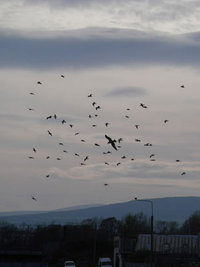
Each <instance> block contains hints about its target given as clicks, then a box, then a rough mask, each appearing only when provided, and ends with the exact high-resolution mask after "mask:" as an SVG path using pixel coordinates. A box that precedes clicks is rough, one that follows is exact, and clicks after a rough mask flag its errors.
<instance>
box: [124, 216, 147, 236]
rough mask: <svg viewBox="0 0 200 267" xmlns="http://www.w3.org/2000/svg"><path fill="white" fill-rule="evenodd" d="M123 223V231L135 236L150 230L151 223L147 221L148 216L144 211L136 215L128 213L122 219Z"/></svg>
mask: <svg viewBox="0 0 200 267" xmlns="http://www.w3.org/2000/svg"><path fill="white" fill-rule="evenodd" d="M122 225H123V226H122V227H123V232H124V233H125V235H127V236H134V235H138V234H145V233H149V232H150V225H149V223H148V221H147V216H146V215H144V214H143V213H137V214H135V215H131V214H128V215H127V216H126V217H125V218H124V219H123V220H122Z"/></svg>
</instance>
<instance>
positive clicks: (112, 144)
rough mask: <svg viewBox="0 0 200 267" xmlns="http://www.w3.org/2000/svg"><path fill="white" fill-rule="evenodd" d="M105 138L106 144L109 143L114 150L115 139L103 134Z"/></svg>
mask: <svg viewBox="0 0 200 267" xmlns="http://www.w3.org/2000/svg"><path fill="white" fill-rule="evenodd" d="M105 138H107V139H108V144H111V146H112V147H113V148H114V149H115V150H117V147H116V145H115V143H116V140H115V139H112V138H111V137H109V136H108V135H106V134H105Z"/></svg>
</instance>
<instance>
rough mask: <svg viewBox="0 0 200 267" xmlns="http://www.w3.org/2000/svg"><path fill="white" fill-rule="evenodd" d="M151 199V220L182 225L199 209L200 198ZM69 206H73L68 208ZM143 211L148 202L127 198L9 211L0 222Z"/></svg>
mask: <svg viewBox="0 0 200 267" xmlns="http://www.w3.org/2000/svg"><path fill="white" fill-rule="evenodd" d="M150 200H152V201H153V208H154V221H157V220H165V221H177V222H178V223H179V224H182V223H183V222H184V221H185V220H186V219H187V218H188V217H189V216H191V215H192V213H193V212H195V211H197V210H200V197H170V198H155V199H150ZM72 208H73V207H72ZM139 212H143V213H144V214H146V215H147V216H151V206H150V203H147V202H141V201H134V200H132V201H128V202H122V203H115V204H109V205H100V206H93V207H88V206H86V207H84V206H80V207H74V209H71V208H66V209H61V210H52V211H46V212H25V213H23V212H19V213H14V212H13V215H12V213H10V212H9V214H7V216H5V215H6V214H5V213H2V214H1V213H0V221H1V222H8V223H12V224H16V225H20V224H22V223H26V224H31V225H37V224H51V223H58V224H67V223H80V222H81V221H83V220H85V219H89V218H94V217H96V218H100V219H103V218H108V217H115V218H117V219H122V218H123V217H125V216H126V215H127V214H136V213H139Z"/></svg>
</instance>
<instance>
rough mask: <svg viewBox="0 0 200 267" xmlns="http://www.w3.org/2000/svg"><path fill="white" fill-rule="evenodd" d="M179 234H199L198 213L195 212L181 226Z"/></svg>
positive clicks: (199, 219) (199, 212) (199, 222)
mask: <svg viewBox="0 0 200 267" xmlns="http://www.w3.org/2000/svg"><path fill="white" fill-rule="evenodd" d="M180 231H181V233H184V234H190V235H196V234H198V233H199V232H200V211H195V212H194V213H193V214H192V215H191V216H190V217H189V218H188V219H187V220H186V221H185V222H184V223H183V225H182V227H181V229H180Z"/></svg>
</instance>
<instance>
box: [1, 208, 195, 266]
mask: <svg viewBox="0 0 200 267" xmlns="http://www.w3.org/2000/svg"><path fill="white" fill-rule="evenodd" d="M154 232H155V233H158V234H199V233H200V211H197V212H195V213H194V214H192V215H191V216H190V217H189V218H188V219H187V220H186V221H185V222H184V223H183V224H182V225H181V226H179V225H178V223H176V222H166V221H157V222H155V223H154ZM145 233H150V221H149V218H148V217H147V216H145V215H144V214H143V213H139V214H135V215H131V214H128V215H127V216H125V217H124V218H123V219H122V220H117V219H116V218H114V217H112V218H107V219H103V220H100V219H97V218H93V219H88V220H84V221H82V223H80V224H78V225H73V224H70V225H69V224H67V225H59V224H50V225H37V226H35V227H33V226H30V225H26V224H23V225H20V226H15V225H12V224H8V223H4V222H1V223H0V251H11V250H12V251H23V250H26V251H27V250H28V251H41V252H42V253H43V255H44V257H45V258H46V260H47V261H48V262H52V263H54V264H55V262H58V260H60V262H63V261H64V260H65V259H74V260H76V262H80V265H81V266H93V265H94V264H95V262H96V261H97V259H98V257H100V256H110V257H111V258H112V256H113V239H114V236H116V235H120V236H124V237H131V236H132V237H135V236H137V235H138V234H145ZM78 265H79V264H78Z"/></svg>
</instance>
